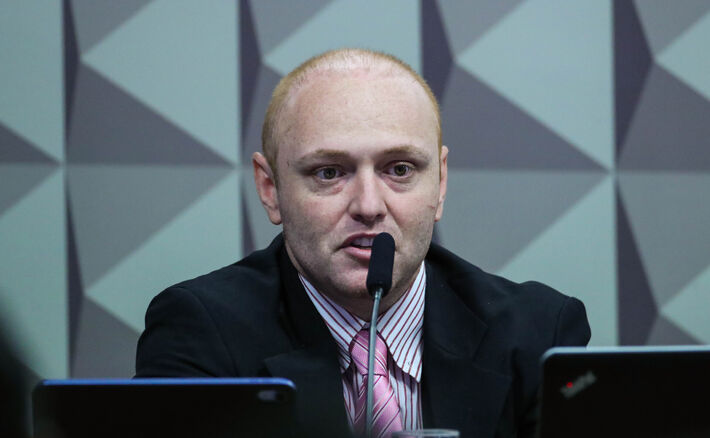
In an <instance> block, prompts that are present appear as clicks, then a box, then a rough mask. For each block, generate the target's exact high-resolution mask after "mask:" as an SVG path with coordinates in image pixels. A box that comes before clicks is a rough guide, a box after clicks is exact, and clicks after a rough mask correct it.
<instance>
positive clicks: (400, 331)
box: [298, 262, 426, 382]
mask: <svg viewBox="0 0 710 438" xmlns="http://www.w3.org/2000/svg"><path fill="white" fill-rule="evenodd" d="M298 278H299V279H300V280H301V283H302V284H303V287H304V288H305V289H306V293H307V295H308V297H309V298H310V300H311V302H313V305H314V306H315V307H316V310H318V313H319V314H320V316H321V317H322V318H323V320H324V321H325V323H326V326H327V327H328V330H329V331H330V333H331V335H332V336H333V339H334V340H335V342H336V344H337V345H338V353H339V354H338V360H339V362H340V371H341V372H345V371H346V370H347V369H348V367H350V344H351V343H352V340H353V339H354V338H355V335H356V334H357V333H358V332H359V331H360V330H362V329H363V328H367V327H369V325H370V324H369V322H367V321H365V320H363V319H360V318H359V317H357V316H355V315H353V314H352V313H350V312H349V311H348V310H346V309H345V308H343V307H342V306H340V305H338V304H337V303H335V302H334V301H333V300H331V299H330V298H328V297H327V296H325V295H323V294H321V293H320V292H318V290H316V288H315V287H314V286H313V285H312V284H311V283H310V282H309V281H308V280H307V279H306V278H305V277H303V276H302V275H301V274H300V273H299V274H298ZM425 291H426V269H424V262H422V264H421V266H420V267H419V272H418V273H417V276H416V278H415V279H414V283H412V286H410V288H409V289H408V290H407V292H405V293H404V294H403V295H402V297H401V298H400V299H399V300H397V302H396V303H394V305H392V307H390V308H389V309H387V311H386V312H385V313H384V314H382V315H380V317H379V318H378V320H377V326H378V328H377V331H378V332H379V333H380V335H382V338H383V339H384V340H385V343H386V344H387V349H388V350H389V353H390V354H391V355H392V359H393V360H394V363H395V364H396V365H397V366H398V367H399V368H400V369H401V370H402V371H404V372H405V373H407V374H409V375H410V376H412V377H413V378H414V379H415V380H416V381H417V382H419V381H420V379H421V370H422V367H421V363H422V343H421V339H422V327H423V322H424V294H425Z"/></svg>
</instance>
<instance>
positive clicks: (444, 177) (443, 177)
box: [434, 146, 449, 222]
mask: <svg viewBox="0 0 710 438" xmlns="http://www.w3.org/2000/svg"><path fill="white" fill-rule="evenodd" d="M448 158H449V148H447V147H446V146H442V147H441V154H440V156H439V205H437V207H436V215H435V216H434V220H435V221H437V222H438V221H439V219H441V216H442V215H443V214H444V201H445V200H446V184H447V182H448V180H449V170H448V167H447V163H448Z"/></svg>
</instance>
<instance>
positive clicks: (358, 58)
mask: <svg viewBox="0 0 710 438" xmlns="http://www.w3.org/2000/svg"><path fill="white" fill-rule="evenodd" d="M354 70H366V71H368V72H374V73H381V74H385V75H391V74H404V75H406V76H409V77H411V78H412V79H414V80H415V81H416V82H417V83H418V84H419V85H421V87H422V89H423V90H424V92H425V93H426V95H427V97H428V98H429V101H430V102H431V104H432V108H433V110H434V114H435V117H436V130H437V138H438V145H439V152H440V153H441V115H440V114H439V104H438V102H437V101H436V97H435V96H434V93H432V91H431V88H429V85H427V83H426V81H425V80H424V78H422V77H421V76H420V75H419V74H418V73H417V72H416V71H414V69H413V68H412V67H410V66H409V64H407V63H405V62H404V61H402V60H400V59H399V58H396V57H395V56H392V55H390V54H387V53H383V52H377V51H373V50H367V49H337V50H331V51H328V52H325V53H322V54H320V55H317V56H314V57H312V58H310V59H308V60H307V61H305V62H304V63H303V64H301V65H299V66H298V67H296V68H295V69H294V70H292V71H291V72H290V73H289V74H287V75H286V76H284V77H283V78H282V79H281V81H279V83H278V85H276V88H274V92H273V93H272V95H271V101H270V102H269V107H268V109H267V110H266V117H265V118H264V125H263V127H262V131H261V148H262V151H263V153H264V156H265V157H266V160H267V161H268V163H269V166H271V169H272V171H273V174H274V175H273V177H274V178H275V179H276V178H277V176H276V174H277V172H276V157H277V155H278V149H279V141H280V135H281V134H282V132H281V130H282V126H281V125H282V124H283V122H282V121H281V118H282V116H283V112H284V108H285V107H286V103H287V102H288V100H289V98H290V97H291V96H294V95H295V93H296V92H297V91H298V90H299V89H300V88H301V87H303V85H304V84H305V83H307V82H308V80H309V79H310V78H312V77H313V76H314V75H315V74H317V73H324V72H343V73H347V72H352V71H354Z"/></svg>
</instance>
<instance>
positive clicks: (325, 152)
mask: <svg viewBox="0 0 710 438" xmlns="http://www.w3.org/2000/svg"><path fill="white" fill-rule="evenodd" d="M378 155H380V156H383V157H387V156H391V155H411V156H414V158H416V159H418V160H421V161H427V160H428V159H429V156H428V155H427V154H425V153H424V152H422V151H421V150H419V149H418V148H416V147H414V146H412V145H401V146H394V147H391V148H388V149H385V150H383V151H382V152H380V153H379V154H378ZM350 156H351V154H350V153H348V152H346V151H342V150H337V149H318V150H315V151H313V152H311V153H308V154H306V155H304V156H302V157H300V158H298V159H297V160H295V161H294V162H293V164H294V165H295V166H297V167H303V166H308V165H309V164H312V163H314V162H318V161H321V160H328V161H331V160H332V161H338V160H344V159H347V158H349V157H350Z"/></svg>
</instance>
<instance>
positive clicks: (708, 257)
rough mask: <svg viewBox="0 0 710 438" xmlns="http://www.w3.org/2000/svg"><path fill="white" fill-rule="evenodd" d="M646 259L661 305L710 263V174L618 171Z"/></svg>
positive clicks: (656, 296)
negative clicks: (709, 198) (709, 228)
mask: <svg viewBox="0 0 710 438" xmlns="http://www.w3.org/2000/svg"><path fill="white" fill-rule="evenodd" d="M619 182H620V187H621V193H622V196H623V198H624V205H626V211H627V213H628V215H629V219H630V222H631V226H632V228H633V232H634V235H635V237H636V243H637V245H638V249H639V251H640V253H641V259H642V260H643V262H644V263H643V264H644V266H645V268H646V274H647V276H648V279H649V281H650V283H651V290H652V292H653V295H654V297H655V300H656V304H657V305H658V306H659V308H660V307H662V306H663V305H664V304H666V303H667V302H668V300H669V299H670V298H672V297H673V296H674V295H675V294H676V293H678V292H680V291H681V290H682V289H683V288H684V287H685V286H686V285H687V284H688V282H690V281H691V280H692V279H693V278H694V277H695V276H696V275H697V274H698V273H700V272H702V271H703V270H704V269H705V268H706V267H707V266H708V264H710V233H708V231H707V228H708V224H710V202H708V193H710V175H708V174H682V173H659V174H652V173H631V172H622V173H621V174H620V175H619Z"/></svg>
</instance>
